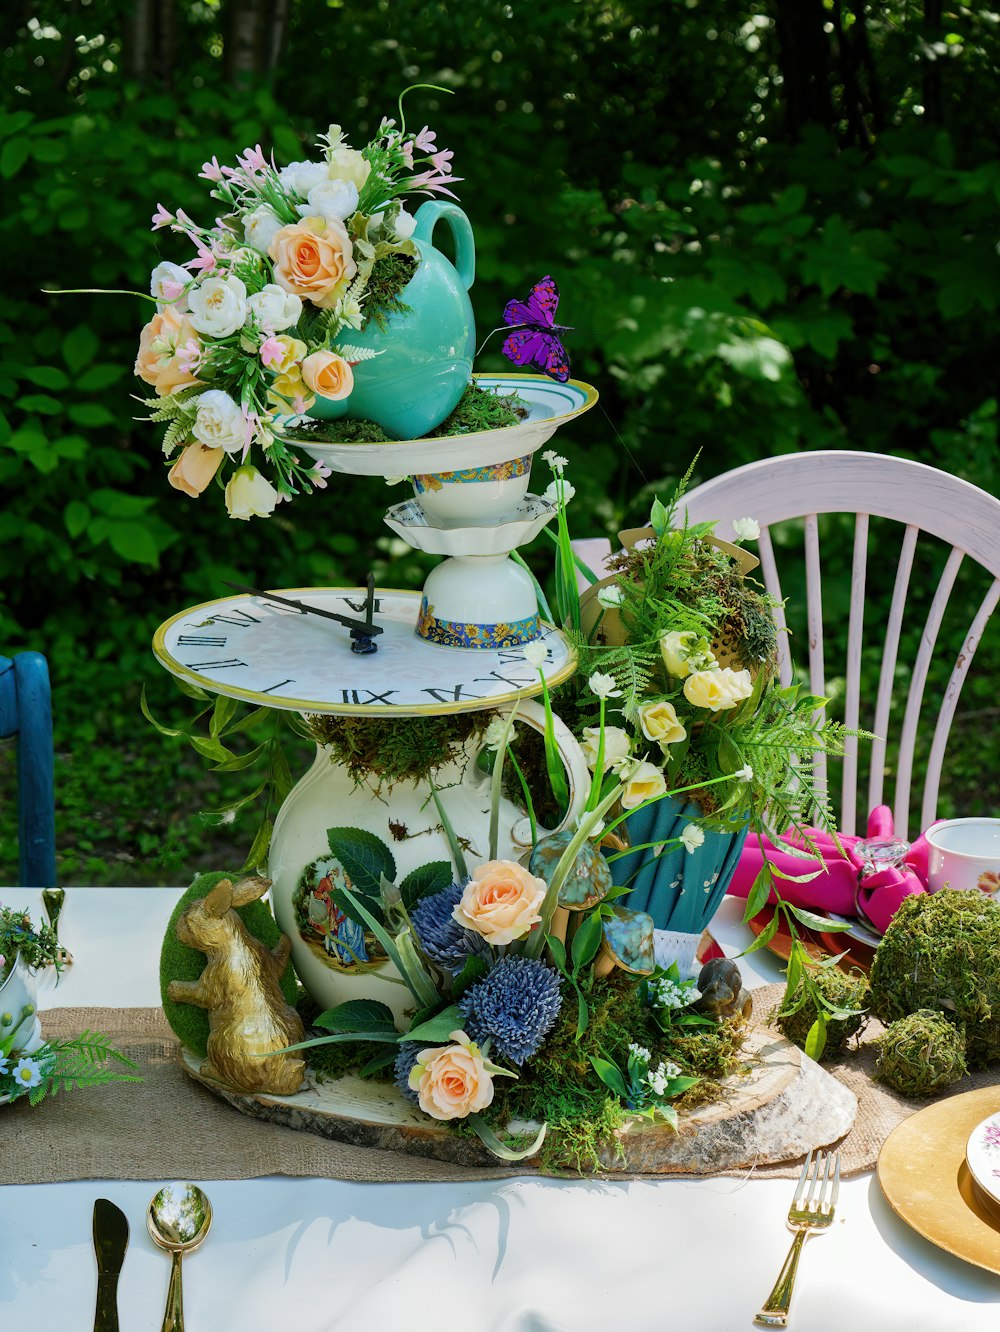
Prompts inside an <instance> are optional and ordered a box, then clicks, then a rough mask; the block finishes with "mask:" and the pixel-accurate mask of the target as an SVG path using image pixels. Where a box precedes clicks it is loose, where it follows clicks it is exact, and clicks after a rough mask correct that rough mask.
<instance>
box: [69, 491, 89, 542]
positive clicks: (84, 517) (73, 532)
mask: <svg viewBox="0 0 1000 1332" xmlns="http://www.w3.org/2000/svg"><path fill="white" fill-rule="evenodd" d="M89 521H90V510H89V509H88V508H87V506H86V504H84V502H83V500H76V499H74V500H70V502H69V503H68V504H67V505H66V507H65V509H63V522H64V523H65V525H66V531H67V532H68V534H69V536H70V539H71V540H74V541H75V540H76V538H77V537H78V536H79V535H80V534H81V532H83V531H84V530H85V529H86V526H87V523H88V522H89Z"/></svg>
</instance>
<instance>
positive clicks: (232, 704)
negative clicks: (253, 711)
mask: <svg viewBox="0 0 1000 1332" xmlns="http://www.w3.org/2000/svg"><path fill="white" fill-rule="evenodd" d="M239 706H240V705H239V703H238V702H237V700H236V699H235V698H229V697H228V696H227V695H226V694H219V695H218V697H217V698H216V700H215V707H214V708H213V709H212V716H211V719H210V720H209V723H208V729H209V731H210V732H211V734H212V736H213V737H214V738H215V739H216V740H217V739H218V738H219V733H220V732H221V731H222V730H223V728H224V727H225V725H226V722H228V721H229V719H230V718H231V717H232V715H233V713H234V712H235V711H236V709H237V708H238V707H239Z"/></svg>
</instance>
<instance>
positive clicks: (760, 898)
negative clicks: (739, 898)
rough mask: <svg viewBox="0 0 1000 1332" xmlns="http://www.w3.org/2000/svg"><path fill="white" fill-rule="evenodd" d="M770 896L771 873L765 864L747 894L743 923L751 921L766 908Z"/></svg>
mask: <svg viewBox="0 0 1000 1332" xmlns="http://www.w3.org/2000/svg"><path fill="white" fill-rule="evenodd" d="M770 896H771V872H770V869H769V868H768V865H767V864H766V863H765V864H763V865H762V866H761V868H760V872H759V874H758V875H757V877H756V879H754V881H753V885H752V887H751V888H750V891H749V893H747V904H746V908H745V910H744V912H743V920H744V922H746V921H748V920H752V919H753V918H754V916H756V915H757V913H758V912H759V911H763V909H764V907H766V906H767V899H768V898H769V897H770Z"/></svg>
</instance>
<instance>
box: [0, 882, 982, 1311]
mask: <svg viewBox="0 0 1000 1332" xmlns="http://www.w3.org/2000/svg"><path fill="white" fill-rule="evenodd" d="M178 893H179V890H178V889H167V888H162V889H159V888H152V889H151V888H146V889H124V888H123V889H112V888H79V889H70V890H68V892H67V900H66V906H65V908H64V912H63V917H62V922H61V927H60V933H61V936H62V938H63V940H64V942H65V943H66V945H67V946H68V947H69V948H70V949H71V950H72V951H73V952H74V953H75V954H76V956H77V958H78V959H79V960H78V962H77V964H76V965H75V966H74V967H73V968H72V969H71V970H70V971H69V972H68V973H67V974H66V976H65V977H64V979H63V981H62V982H61V984H60V985H59V987H58V989H53V988H49V987H46V988H44V989H43V992H42V994H41V996H40V998H41V1003H42V1005H43V1006H44V1007H57V1006H58V1007H64V1006H65V1007H69V1006H79V1005H104V1006H107V1005H121V1006H123V1007H125V1006H151V1005H155V1004H157V1003H158V1002H159V998H158V992H157V961H158V955H159V946H160V939H161V938H162V934H163V930H164V927H165V924H166V920H167V917H168V915H169V913H170V909H171V907H172V905H173V903H174V902H175V901H176V900H177V896H178ZM0 901H2V902H4V903H5V904H7V905H12V906H23V907H27V908H28V909H30V910H31V911H32V913H33V914H34V915H35V916H36V917H37V916H38V914H39V911H40V898H39V894H38V892H35V891H28V890H23V889H0ZM740 905H741V904H737V903H733V902H727V903H725V904H724V906H723V908H722V910H721V912H720V914H719V916H717V918H716V921H715V922H714V923H713V927H712V928H713V933H715V934H716V937H717V938H719V940H720V942H721V943H722V944H723V945H724V946H725V947H726V949H727V951H729V952H736V951H739V949H740V948H741V947H742V946H744V945H745V943H746V942H747V941H748V939H749V934H748V932H747V931H746V929H745V927H744V926H742V925H741V924H740V918H741V912H740ZM742 965H743V968H744V974H745V975H747V977H748V979H750V980H752V981H753V982H755V983H757V982H760V981H761V980H767V981H770V980H776V979H778V978H779V972H778V968H777V966H776V965H775V964H774V963H773V960H772V959H771V958H769V957H767V956H766V955H762V954H760V953H755V954H754V955H753V956H752V957H751V958H749V959H747V960H746V962H745V963H743V964H742ZM2 1116H3V1110H2V1108H0V1182H2V1180H3V1119H2ZM237 1125H238V1121H237V1120H236V1119H235V1117H234V1131H236V1128H237ZM203 1187H204V1188H205V1190H206V1192H207V1193H208V1194H209V1196H210V1198H211V1200H212V1205H213V1208H214V1210H215V1221H214V1225H213V1229H212V1233H211V1235H210V1237H209V1239H208V1240H207V1241H206V1243H205V1246H204V1247H203V1248H202V1249H200V1250H199V1251H198V1252H197V1253H195V1254H192V1255H191V1256H190V1257H189V1258H187V1259H186V1260H185V1264H184V1272H185V1276H184V1288H185V1311H186V1319H187V1328H188V1332H237V1330H238V1332H279V1329H280V1332H285V1329H288V1332H327V1330H328V1329H358V1330H359V1332H381V1330H382V1329H390V1328H391V1329H393V1332H410V1329H413V1332H423V1329H429V1330H430V1329H433V1330H434V1332H441V1329H442V1328H447V1329H448V1330H449V1332H455V1330H456V1329H461V1332H487V1330H488V1332H591V1329H592V1330H593V1332H619V1330H620V1332H669V1330H670V1329H674V1328H682V1329H697V1330H698V1332H733V1330H734V1329H738V1328H744V1327H745V1328H749V1327H751V1326H752V1318H753V1315H754V1313H755V1312H756V1310H757V1309H758V1308H759V1306H760V1303H761V1301H762V1300H763V1299H764V1297H765V1296H766V1295H767V1293H768V1291H769V1290H770V1287H771V1284H772V1282H773V1280H774V1278H775V1276H776V1275H777V1272H778V1269H779V1267H780V1266H781V1262H782V1260H783V1258H784V1256H785V1251H786V1249H787V1246H788V1242H789V1238H790V1237H789V1234H788V1232H787V1231H786V1230H785V1228H784V1224H783V1223H784V1216H785V1211H786V1209H787V1207H788V1203H789V1201H790V1198H791V1192H792V1187H793V1186H792V1184H791V1183H790V1182H788V1181H778V1180H753V1179H748V1180H736V1179H709V1180H697V1181H688V1180H664V1181H662V1182H658V1183H630V1184H615V1183H608V1182H604V1181H599V1182H584V1181H579V1182H577V1181H561V1180H560V1181H555V1180H541V1179H534V1178H531V1179H528V1178H523V1179H514V1180H507V1181H503V1182H500V1183H469V1184H464V1185H455V1184H399V1185H389V1184H344V1183H339V1182H336V1181H330V1180H295V1179H284V1178H272V1179H262V1180H249V1181H239V1182H227V1181H222V1182H216V1183H207V1184H204V1185H203ZM153 1191H154V1190H153V1189H152V1188H151V1186H150V1185H149V1184H148V1183H145V1184H143V1183H123V1182H112V1181H108V1182H103V1183H102V1182H101V1181H84V1182H81V1183H74V1184H49V1185H26V1186H21V1187H14V1186H11V1185H7V1186H5V1187H0V1328H3V1329H4V1332H7V1329H11V1330H12V1332H13V1329H30V1330H31V1332H76V1329H81V1330H89V1329H90V1328H91V1327H92V1325H93V1309H94V1296H95V1290H96V1276H95V1267H94V1256H93V1250H92V1246H91V1239H90V1232H91V1214H92V1211H93V1203H94V1199H95V1198H96V1197H100V1196H104V1197H108V1198H111V1199H112V1200H113V1201H114V1202H116V1203H117V1204H118V1205H119V1206H120V1207H121V1208H122V1210H123V1211H124V1212H125V1214H126V1215H127V1217H128V1219H129V1223H130V1226H131V1232H132V1238H131V1243H130V1245H129V1250H128V1255H127V1257H126V1261H125V1266H124V1269H123V1271H122V1278H121V1284H120V1288H119V1309H120V1313H121V1327H122V1332H156V1329H159V1327H160V1322H161V1318H162V1310H163V1302H164V1299H165V1296H166V1288H167V1278H168V1270H169V1264H168V1261H167V1259H166V1258H165V1257H164V1256H163V1255H162V1254H161V1253H160V1252H159V1251H158V1250H156V1249H155V1248H154V1247H153V1244H152V1242H151V1241H150V1240H149V1238H148V1237H147V1235H146V1232H145V1224H144V1216H145V1209H146V1204H147V1203H148V1201H149V1198H150V1197H151V1195H152V1193H153ZM998 1243H1000V1241H998ZM998 1304H1000V1278H997V1277H994V1276H992V1275H990V1274H989V1273H986V1272H982V1271H980V1270H979V1269H977V1268H974V1267H971V1266H969V1265H967V1264H965V1263H963V1262H961V1261H960V1260H958V1259H956V1258H952V1257H950V1256H949V1255H948V1254H946V1253H944V1252H942V1251H941V1250H939V1249H937V1248H935V1247H934V1246H933V1245H931V1244H929V1243H927V1242H926V1241H925V1240H923V1239H921V1238H920V1237H919V1236H918V1235H916V1234H914V1233H913V1232H912V1231H910V1230H909V1229H908V1227H906V1226H905V1225H903V1224H902V1223H901V1222H900V1221H898V1220H897V1219H896V1217H895V1216H894V1215H893V1214H892V1212H891V1211H890V1210H889V1207H888V1206H887V1204H886V1202H885V1201H884V1199H883V1197H882V1194H881V1192H880V1190H879V1187H878V1183H877V1182H876V1181H875V1179H874V1178H872V1177H865V1178H861V1179H855V1180H850V1181H847V1182H846V1183H845V1184H844V1185H843V1186H842V1188H841V1200H840V1206H839V1209H838V1214H837V1220H836V1221H835V1223H834V1225H833V1227H832V1229H831V1231H830V1232H829V1233H828V1234H825V1235H823V1236H821V1237H818V1238H816V1239H814V1240H811V1241H810V1242H809V1244H808V1245H807V1248H806V1252H805V1253H804V1255H803V1259H802V1266H801V1268H800V1273H799V1279H798V1289H797V1290H796V1294H795V1300H794V1303H793V1307H792V1315H791V1325H792V1327H793V1329H800V1332H845V1330H846V1329H852V1330H853V1329H857V1330H858V1332H868V1330H869V1329H878V1332H895V1330H896V1329H899V1330H900V1332H902V1330H903V1329H906V1332H979V1330H980V1329H982V1332H987V1329H989V1332H996V1329H997V1328H998V1327H1000V1311H998V1309H997V1307H996V1306H997V1305H998Z"/></svg>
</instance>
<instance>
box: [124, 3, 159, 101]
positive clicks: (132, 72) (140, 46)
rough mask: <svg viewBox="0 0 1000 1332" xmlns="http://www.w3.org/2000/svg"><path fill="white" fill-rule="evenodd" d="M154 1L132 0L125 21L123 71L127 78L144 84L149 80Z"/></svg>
mask: <svg viewBox="0 0 1000 1332" xmlns="http://www.w3.org/2000/svg"><path fill="white" fill-rule="evenodd" d="M153 3H154V0H132V12H131V13H130V14H129V16H128V19H127V21H126V30H125V69H126V72H127V74H128V76H129V78H132V79H135V80H136V81H137V82H139V83H145V82H146V81H147V80H148V78H149V67H150V57H151V54H152V47H153V29H154V26H155V16H154V13H153Z"/></svg>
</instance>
